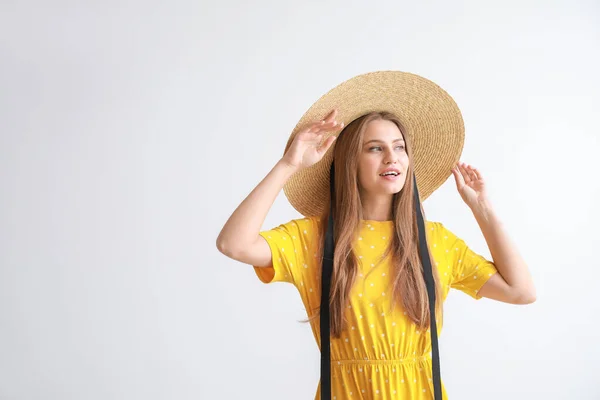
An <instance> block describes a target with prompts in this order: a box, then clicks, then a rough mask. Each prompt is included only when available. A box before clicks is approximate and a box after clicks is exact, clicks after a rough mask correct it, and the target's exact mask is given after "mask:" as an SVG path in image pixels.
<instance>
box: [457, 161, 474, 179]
mask: <svg viewBox="0 0 600 400" xmlns="http://www.w3.org/2000/svg"><path fill="white" fill-rule="evenodd" d="M458 169H459V170H460V173H461V174H462V177H463V179H464V181H465V183H466V184H469V183H470V182H471V178H470V177H469V173H468V172H467V168H466V167H465V163H462V162H461V163H459V164H458Z"/></svg>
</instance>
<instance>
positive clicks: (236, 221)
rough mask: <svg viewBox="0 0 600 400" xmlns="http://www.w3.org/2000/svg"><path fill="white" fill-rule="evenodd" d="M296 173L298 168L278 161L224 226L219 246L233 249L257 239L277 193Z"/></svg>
mask: <svg viewBox="0 0 600 400" xmlns="http://www.w3.org/2000/svg"><path fill="white" fill-rule="evenodd" d="M295 172H296V169H295V168H293V167H291V166H289V165H288V164H286V163H285V162H283V161H281V160H280V161H279V162H277V164H275V166H274V167H273V169H271V171H270V172H269V173H268V174H267V176H265V178H264V179H263V180H262V181H261V182H260V183H259V184H258V185H257V186H256V187H255V188H254V190H252V192H250V194H249V195H248V196H247V197H246V198H245V199H244V201H242V202H241V203H240V205H239V206H238V207H237V208H236V209H235V211H234V212H233V214H231V216H230V217H229V219H228V220H227V222H226V223H225V225H224V226H223V229H221V233H220V234H219V236H218V238H217V247H218V248H219V249H220V250H221V251H226V252H233V251H235V249H238V248H244V246H246V245H248V244H250V243H252V242H253V241H254V240H256V238H257V237H258V234H259V232H260V229H261V228H262V225H263V223H264V221H265V218H266V216H267V213H268V212H269V210H270V209H271V207H272V206H273V203H274V202H275V199H276V198H277V195H278V194H279V192H280V191H281V189H282V188H283V186H284V185H285V183H286V182H287V180H288V179H289V178H290V177H291V176H292V175H293V174H294V173H295Z"/></svg>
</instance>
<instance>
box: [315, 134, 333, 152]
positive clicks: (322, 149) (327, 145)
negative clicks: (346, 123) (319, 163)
mask: <svg viewBox="0 0 600 400" xmlns="http://www.w3.org/2000/svg"><path fill="white" fill-rule="evenodd" d="M335 139H336V136H333V135H332V136H330V137H328V138H327V139H326V140H325V142H323V145H322V146H321V147H320V148H319V149H318V150H317V151H318V152H319V154H324V153H327V150H329V148H330V147H331V145H332V144H333V142H334V141H335Z"/></svg>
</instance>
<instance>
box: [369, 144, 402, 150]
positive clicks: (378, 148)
mask: <svg viewBox="0 0 600 400" xmlns="http://www.w3.org/2000/svg"><path fill="white" fill-rule="evenodd" d="M396 148H397V149H403V150H404V146H402V145H400V146H396ZM375 149H377V150H381V147H379V146H377V147H371V148H370V149H369V151H372V150H375Z"/></svg>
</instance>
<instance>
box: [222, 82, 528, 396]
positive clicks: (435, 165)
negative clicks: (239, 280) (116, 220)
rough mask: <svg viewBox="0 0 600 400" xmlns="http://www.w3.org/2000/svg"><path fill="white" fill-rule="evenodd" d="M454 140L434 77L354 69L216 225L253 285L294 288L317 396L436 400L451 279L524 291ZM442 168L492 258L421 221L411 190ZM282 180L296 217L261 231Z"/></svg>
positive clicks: (524, 298)
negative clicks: (248, 268)
mask: <svg viewBox="0 0 600 400" xmlns="http://www.w3.org/2000/svg"><path fill="white" fill-rule="evenodd" d="M332 106H334V107H335V108H334V109H333V110H332V111H331V112H329V113H328V114H327V116H325V118H323V119H319V116H320V117H322V110H331V109H332V108H333V107H332ZM338 114H341V118H339V117H340V115H338ZM345 125H346V126H345ZM344 126H345V127H344ZM342 129H343V130H342ZM340 130H341V132H340ZM336 132H339V134H338V135H337V136H335V133H336ZM334 142H335V146H334V145H333V144H334ZM463 142H464V125H463V122H462V117H461V115H460V111H459V110H458V107H457V106H456V104H455V103H454V101H453V100H452V98H451V97H450V96H449V95H448V94H447V93H446V92H444V91H443V90H442V89H441V88H439V87H438V86H437V85H435V84H434V83H433V82H431V81H429V80H427V79H425V78H422V77H420V76H417V75H413V74H408V73H404V72H397V71H382V72H374V73H369V74H365V75H359V76H358V77H355V78H352V79H350V80H348V81H346V82H344V83H342V84H341V85H339V86H337V87H336V88H334V89H333V90H331V91H330V92H328V93H327V94H326V95H325V96H323V97H321V98H320V99H319V100H318V101H317V102H316V103H315V104H314V105H313V106H312V107H311V108H310V109H309V111H307V113H306V114H305V115H304V117H303V118H302V119H301V120H300V122H299V123H298V125H297V126H296V128H295V129H294V131H293V132H292V134H291V136H290V138H289V140H288V143H287V146H286V149H285V152H284V155H283V157H282V158H281V160H279V162H278V163H277V164H276V165H275V167H274V168H273V169H272V170H271V171H270V172H269V174H268V175H267V176H266V177H265V178H264V179H263V180H262V181H261V182H260V183H259V185H258V186H257V187H256V188H255V189H254V190H253V191H252V192H251V193H250V195H249V196H248V197H247V198H246V199H245V200H244V201H243V202H242V203H241V204H240V205H239V207H238V208H237V209H236V210H235V211H234V213H233V214H232V215H231V217H230V218H229V220H228V221H227V223H226V224H225V226H224V227H223V229H222V231H221V233H220V235H219V237H218V239H217V247H218V248H219V250H220V251H221V252H222V253H223V254H225V255H227V256H228V257H230V258H232V259H235V260H238V261H241V262H243V263H246V264H249V265H252V266H253V267H254V270H255V272H256V274H257V276H258V278H259V279H260V280H261V281H262V282H264V283H271V282H278V281H279V282H288V283H291V284H293V285H294V286H295V287H296V288H297V289H298V291H299V293H300V295H301V298H302V301H303V303H304V305H305V307H306V310H307V314H308V316H309V319H308V320H307V321H309V322H310V324H311V328H312V330H313V334H314V336H315V339H316V341H317V344H318V346H319V348H320V349H321V353H322V362H321V373H322V375H321V381H320V382H319V385H318V388H317V393H316V396H315V398H316V399H321V398H322V399H338V400H341V399H350V398H356V399H372V398H373V399H375V398H379V399H396V398H397V399H415V398H419V399H427V398H429V399H433V398H435V399H436V400H438V399H442V398H443V399H445V398H446V392H445V388H444V387H443V384H441V381H440V377H439V350H438V348H437V335H439V333H440V331H441V327H442V304H443V301H444V300H445V299H446V296H447V294H448V291H449V289H450V288H455V289H458V290H461V291H463V292H464V293H466V294H468V295H470V296H471V297H473V298H475V299H481V298H482V297H488V298H490V299H494V300H498V301H502V302H507V303H511V304H527V303H531V302H533V301H535V288H534V285H533V283H532V279H531V276H530V274H529V271H528V268H527V266H526V264H525V262H524V261H523V259H522V258H521V257H520V256H519V254H518V252H517V251H516V249H515V247H514V245H513V244H512V243H511V242H510V240H509V237H508V235H507V233H506V232H505V230H504V229H503V227H502V224H501V222H500V220H499V218H498V216H497V215H496V213H495V212H494V210H493V207H492V206H491V203H490V200H489V198H488V196H487V193H486V188H485V182H484V180H483V177H482V175H481V173H480V171H478V170H477V169H476V168H474V167H472V166H470V165H467V164H464V163H462V162H458V160H459V159H460V154H461V152H462V146H463ZM450 174H453V176H454V179H455V182H456V187H457V189H458V192H459V194H460V196H461V198H462V199H463V200H464V202H465V203H466V204H467V206H469V208H470V209H471V210H472V211H473V214H474V216H475V218H476V220H477V222H478V224H479V226H480V228H481V231H482V234H483V235H484V237H485V239H486V242H487V244H488V246H489V249H490V252H491V255H492V257H493V262H492V261H489V260H487V259H486V258H484V257H482V256H481V255H479V254H477V253H475V252H474V251H472V250H471V249H470V248H469V247H468V246H467V245H466V244H465V242H464V241H463V240H461V239H460V238H458V237H457V236H456V235H454V234H453V233H452V232H451V231H450V230H448V229H447V228H446V227H445V226H444V225H443V224H441V223H440V222H433V221H424V219H423V216H422V208H421V204H420V199H423V200H424V199H426V198H427V197H428V196H429V195H430V194H431V193H433V191H435V189H437V188H438V187H439V186H440V185H441V184H442V183H443V182H444V181H445V180H446V179H447V178H448V177H449V175H450ZM417 178H418V180H417ZM415 182H418V184H416V185H415ZM417 186H418V187H417ZM282 188H283V189H284V192H285V194H286V196H287V197H288V199H289V200H290V203H291V204H292V205H293V206H294V207H295V208H296V209H297V210H298V211H299V212H300V213H301V214H302V215H304V216H305V218H300V219H294V220H291V221H289V222H287V223H285V224H282V225H279V226H277V227H275V228H273V229H271V230H267V231H260V229H261V227H262V224H263V222H264V220H265V217H266V215H267V213H268V211H269V209H270V208H271V206H272V204H273V202H274V201H275V198H276V197H277V195H278V193H279V191H280V190H281V189H282ZM328 271H329V272H328ZM433 313H435V316H436V317H435V318H430V316H431V314H433ZM432 328H433V329H432ZM327 344H328V345H327Z"/></svg>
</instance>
